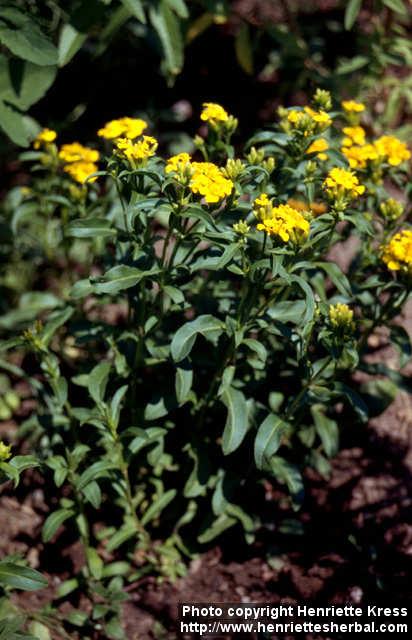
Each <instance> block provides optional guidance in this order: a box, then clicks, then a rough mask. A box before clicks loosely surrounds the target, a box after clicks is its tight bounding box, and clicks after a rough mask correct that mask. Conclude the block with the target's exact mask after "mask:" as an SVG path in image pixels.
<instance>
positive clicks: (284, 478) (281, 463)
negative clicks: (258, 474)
mask: <svg viewBox="0 0 412 640" xmlns="http://www.w3.org/2000/svg"><path fill="white" fill-rule="evenodd" d="M270 468H271V471H272V473H273V475H274V476H275V478H276V479H277V480H278V481H279V482H280V483H282V484H286V486H287V488H288V489H289V491H290V493H291V494H292V496H293V497H294V500H295V502H296V504H299V503H301V502H302V500H303V495H304V490H303V480H302V474H301V473H300V471H299V469H298V468H297V467H296V466H295V465H293V464H291V463H290V462H287V460H285V459H284V458H281V457H280V456H273V457H272V458H271V460H270Z"/></svg>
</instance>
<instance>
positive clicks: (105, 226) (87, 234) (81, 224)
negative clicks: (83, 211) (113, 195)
mask: <svg viewBox="0 0 412 640" xmlns="http://www.w3.org/2000/svg"><path fill="white" fill-rule="evenodd" d="M111 225H112V223H111V221H110V220H106V219H105V218H81V219H79V220H73V221H72V222H70V224H68V225H67V227H66V229H65V235H66V236H67V237H69V238H108V237H110V236H115V235H116V233H117V231H116V229H113V227H112V226H111Z"/></svg>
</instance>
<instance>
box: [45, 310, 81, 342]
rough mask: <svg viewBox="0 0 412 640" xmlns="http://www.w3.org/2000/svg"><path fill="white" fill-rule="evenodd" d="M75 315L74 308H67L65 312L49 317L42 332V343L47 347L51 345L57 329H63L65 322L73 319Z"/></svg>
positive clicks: (56, 312) (55, 313)
mask: <svg viewBox="0 0 412 640" xmlns="http://www.w3.org/2000/svg"><path fill="white" fill-rule="evenodd" d="M73 313H74V309H73V307H67V308H66V309H64V310H63V311H55V312H54V313H52V314H51V315H50V316H49V318H48V320H47V323H46V325H45V326H44V328H43V330H42V341H43V343H44V344H45V345H46V346H47V345H48V344H49V343H50V340H51V339H52V338H53V336H54V334H55V333H56V331H57V329H59V328H60V327H62V326H63V325H64V324H65V322H67V320H69V318H71V316H72V315H73Z"/></svg>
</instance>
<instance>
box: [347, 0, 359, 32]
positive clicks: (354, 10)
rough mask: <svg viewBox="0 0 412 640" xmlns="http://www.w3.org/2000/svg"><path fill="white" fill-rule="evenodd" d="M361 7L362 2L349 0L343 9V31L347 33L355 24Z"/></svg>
mask: <svg viewBox="0 0 412 640" xmlns="http://www.w3.org/2000/svg"><path fill="white" fill-rule="evenodd" d="M361 6H362V0H349V2H348V3H347V5H346V9H345V20H344V24H345V29H346V30H347V31H349V30H350V29H352V27H353V25H354V24H355V21H356V18H357V17H358V13H359V11H360V8H361Z"/></svg>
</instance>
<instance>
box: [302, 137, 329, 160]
mask: <svg viewBox="0 0 412 640" xmlns="http://www.w3.org/2000/svg"><path fill="white" fill-rule="evenodd" d="M328 149H329V143H328V141H327V140H326V138H317V140H314V141H313V142H312V144H311V145H310V146H309V148H308V149H307V150H306V153H316V154H317V157H318V158H319V160H327V159H328V154H327V153H325V151H327V150H328Z"/></svg>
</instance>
